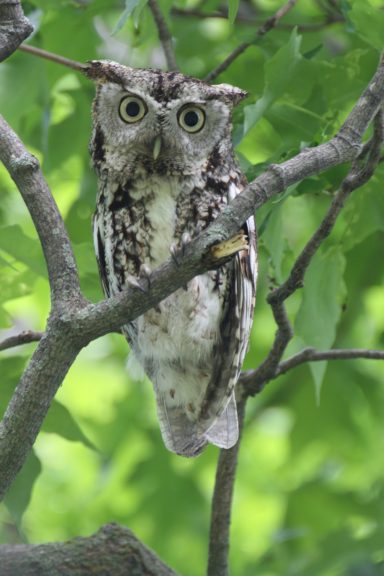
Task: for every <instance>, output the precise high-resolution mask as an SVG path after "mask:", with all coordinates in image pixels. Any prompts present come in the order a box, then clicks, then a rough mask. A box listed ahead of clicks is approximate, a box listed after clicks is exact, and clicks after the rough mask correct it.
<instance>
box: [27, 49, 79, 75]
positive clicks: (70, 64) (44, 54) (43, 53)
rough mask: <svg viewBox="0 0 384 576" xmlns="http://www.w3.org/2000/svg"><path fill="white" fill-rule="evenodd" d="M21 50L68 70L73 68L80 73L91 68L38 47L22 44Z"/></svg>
mask: <svg viewBox="0 0 384 576" xmlns="http://www.w3.org/2000/svg"><path fill="white" fill-rule="evenodd" d="M19 50H21V51H22V52H28V53H29V54H33V55H34V56H39V57H40V58H45V59H46V60H50V61H51V62H56V64H62V65H63V66H67V68H72V69H73V70H78V71H79V72H85V71H86V70H87V68H89V65H88V64H82V63H81V62H76V60H70V59H69V58H65V57H64V56H60V55H59V54H54V53H53V52H48V51H47V50H42V49H41V48H37V47H36V46H30V45H29V44H22V45H21V46H19Z"/></svg>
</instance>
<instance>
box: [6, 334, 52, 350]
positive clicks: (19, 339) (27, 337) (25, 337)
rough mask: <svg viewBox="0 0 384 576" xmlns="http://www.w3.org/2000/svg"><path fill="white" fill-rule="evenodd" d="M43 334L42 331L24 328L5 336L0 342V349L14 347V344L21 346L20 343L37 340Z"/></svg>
mask: <svg viewBox="0 0 384 576" xmlns="http://www.w3.org/2000/svg"><path fill="white" fill-rule="evenodd" d="M43 336H44V332H34V331H33V330H25V331H24V332H20V334H16V335H15V336H10V337H9V338H5V339H4V340H3V341H2V342H0V350H8V349H9V348H15V346H21V345H22V344H28V343H29V342H38V341H39V340H41V339H42V337H43Z"/></svg>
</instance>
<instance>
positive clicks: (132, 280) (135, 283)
mask: <svg viewBox="0 0 384 576" xmlns="http://www.w3.org/2000/svg"><path fill="white" fill-rule="evenodd" d="M125 283H126V284H127V286H128V288H135V289H136V290H141V292H144V291H145V290H143V288H142V286H141V285H140V282H139V279H138V278H136V276H132V274H128V275H127V276H126V277H125Z"/></svg>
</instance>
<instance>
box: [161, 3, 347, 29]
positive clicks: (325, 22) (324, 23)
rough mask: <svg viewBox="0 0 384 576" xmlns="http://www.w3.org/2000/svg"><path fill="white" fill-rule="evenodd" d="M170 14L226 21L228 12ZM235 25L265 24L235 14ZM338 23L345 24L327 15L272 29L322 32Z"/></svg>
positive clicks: (338, 17)
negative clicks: (322, 18) (307, 21)
mask: <svg viewBox="0 0 384 576" xmlns="http://www.w3.org/2000/svg"><path fill="white" fill-rule="evenodd" d="M171 14H172V15H174V16H179V17H186V18H188V17H190V18H199V19H207V18H223V19H225V20H226V19H228V10H227V8H223V9H222V10H218V11H215V12H204V11H203V10H199V9H198V8H178V7H176V6H173V7H172V8H171ZM235 22H236V23H239V24H248V25H249V26H252V25H253V26H263V25H264V24H265V20H264V21H260V19H256V18H250V17H249V16H243V15H241V14H239V13H238V14H237V16H236V19H235ZM340 22H345V18H344V17H343V16H342V15H341V14H334V15H332V16H331V15H327V16H326V18H324V20H322V21H321V22H313V23H312V22H309V23H303V24H297V25H295V24H284V23H282V22H277V23H276V25H275V26H274V28H277V29H279V30H293V28H297V30H298V32H317V31H318V30H322V29H323V28H327V27H328V26H332V25H333V24H338V23H340Z"/></svg>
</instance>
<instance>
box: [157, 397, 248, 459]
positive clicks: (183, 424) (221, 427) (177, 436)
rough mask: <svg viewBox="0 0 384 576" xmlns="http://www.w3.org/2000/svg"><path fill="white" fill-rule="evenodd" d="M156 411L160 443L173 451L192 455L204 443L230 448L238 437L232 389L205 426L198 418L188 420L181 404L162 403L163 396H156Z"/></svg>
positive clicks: (199, 450)
mask: <svg viewBox="0 0 384 576" xmlns="http://www.w3.org/2000/svg"><path fill="white" fill-rule="evenodd" d="M157 398H158V403H157V408H158V415H159V421H160V429H161V434H162V437H163V440H164V444H165V445H166V447H167V448H168V450H171V452H175V453H176V454H180V455H181V456H187V457H193V456H197V455H198V454H200V452H202V450H203V449H204V447H205V446H206V445H207V444H208V443H211V444H214V445H216V446H218V447H219V448H232V446H233V445H234V444H236V442H237V440H238V437H239V426H238V420H237V408H236V400H235V395H234V393H232V395H231V397H230V399H229V402H228V404H227V406H226V408H225V409H224V411H223V412H222V414H221V415H220V416H219V417H218V418H217V420H215V422H214V423H213V424H212V425H211V426H210V428H209V429H208V430H205V431H202V426H201V422H199V421H195V422H193V421H191V420H190V419H189V418H188V417H187V415H186V413H185V410H184V409H183V407H181V406H174V407H170V406H166V405H165V402H164V398H162V397H161V395H158V396H157Z"/></svg>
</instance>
